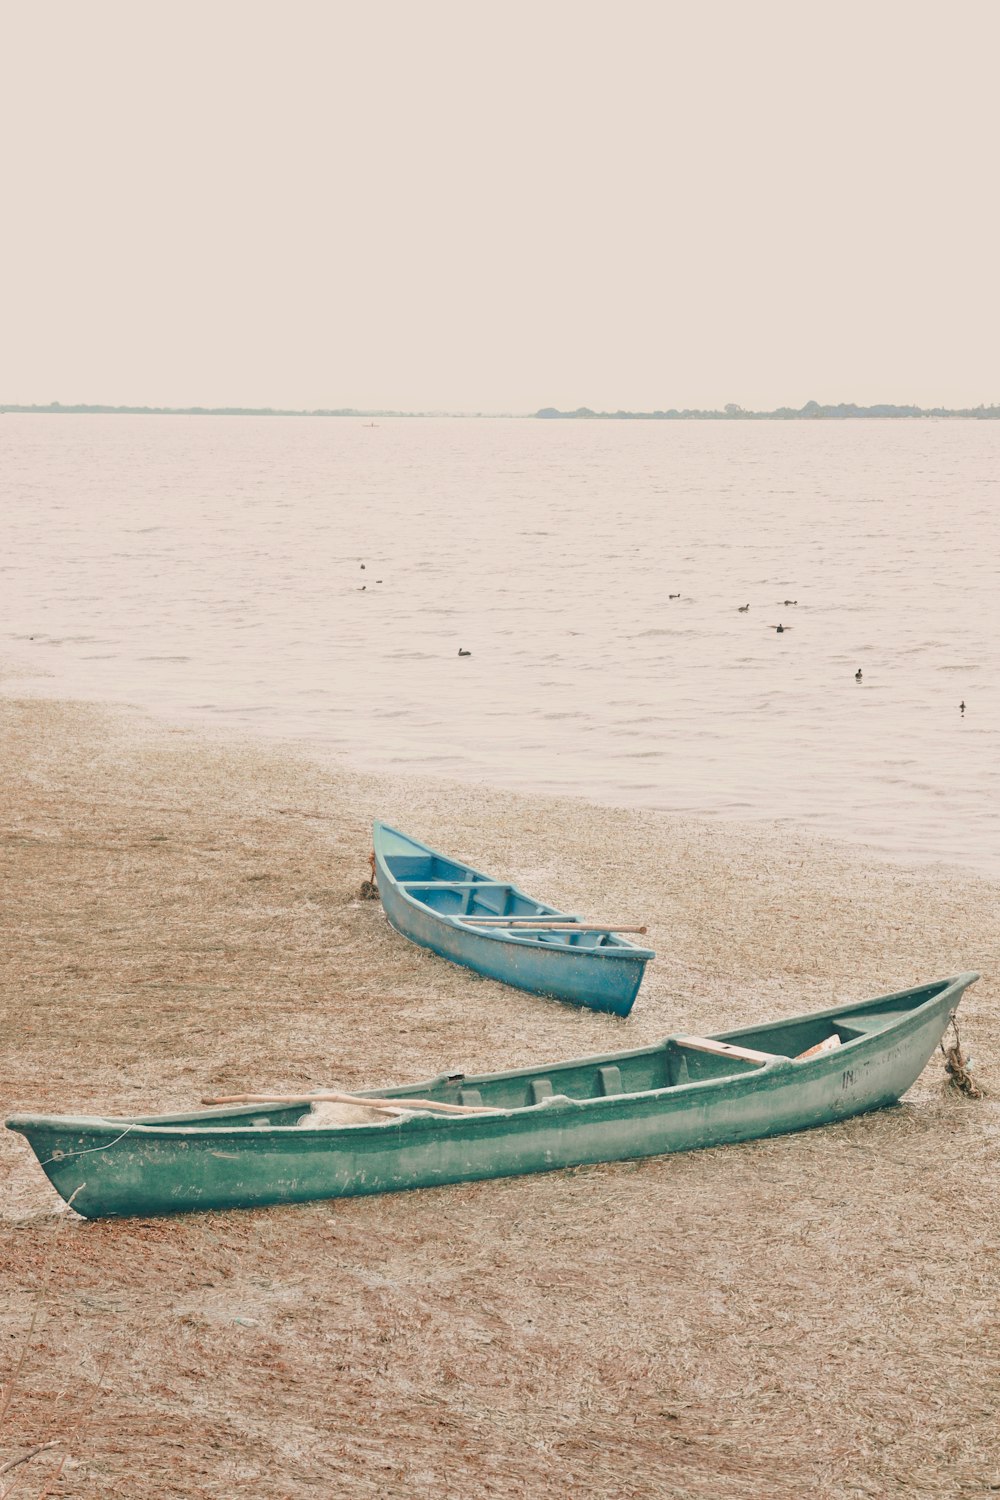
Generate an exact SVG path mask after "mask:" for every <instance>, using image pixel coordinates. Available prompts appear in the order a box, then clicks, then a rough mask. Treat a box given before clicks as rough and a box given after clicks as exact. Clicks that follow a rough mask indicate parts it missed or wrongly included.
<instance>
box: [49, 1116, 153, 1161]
mask: <svg viewBox="0 0 1000 1500" xmlns="http://www.w3.org/2000/svg"><path fill="white" fill-rule="evenodd" d="M134 1129H135V1122H134V1121H133V1123H132V1124H131V1125H126V1127H125V1129H124V1130H123V1131H122V1133H121V1135H116V1136H115V1138H114V1140H113V1141H105V1143H104V1145H103V1146H82V1147H81V1148H80V1150H79V1151H60V1152H58V1154H57V1155H55V1156H49V1157H47V1158H46V1159H45V1161H43V1162H42V1163H41V1165H42V1166H43V1167H47V1166H48V1165H49V1162H52V1161H68V1159H69V1158H70V1157H71V1156H86V1155H87V1154H88V1153H89V1152H91V1151H107V1150H109V1149H110V1148H111V1147H112V1146H117V1144H118V1142H119V1141H121V1140H124V1138H125V1136H127V1135H128V1133H129V1131H130V1130H134Z"/></svg>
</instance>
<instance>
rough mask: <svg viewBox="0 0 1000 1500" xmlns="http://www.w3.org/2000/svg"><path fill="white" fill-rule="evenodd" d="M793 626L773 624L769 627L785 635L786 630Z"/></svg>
mask: <svg viewBox="0 0 1000 1500" xmlns="http://www.w3.org/2000/svg"><path fill="white" fill-rule="evenodd" d="M791 628H792V627H791V626H790V625H771V626H769V629H771V630H776V631H777V632H778V634H779V635H783V634H784V633H785V631H786V630H791Z"/></svg>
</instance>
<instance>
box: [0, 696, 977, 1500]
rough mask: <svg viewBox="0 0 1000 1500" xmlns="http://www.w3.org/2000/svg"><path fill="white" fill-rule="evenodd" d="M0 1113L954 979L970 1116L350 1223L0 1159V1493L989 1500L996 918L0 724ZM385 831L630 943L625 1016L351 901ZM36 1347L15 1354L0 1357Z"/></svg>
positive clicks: (514, 813) (682, 839)
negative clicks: (399, 926)
mask: <svg viewBox="0 0 1000 1500" xmlns="http://www.w3.org/2000/svg"><path fill="white" fill-rule="evenodd" d="M0 767H2V770H0V878H2V905H0V949H2V952H3V958H4V961H3V966H2V971H0V1024H2V1030H0V1034H2V1035H3V1037H4V1045H3V1048H2V1050H0V1068H2V1089H0V1097H2V1102H3V1107H4V1112H5V1113H10V1112H13V1111H15V1110H18V1111H27V1110H37V1111H43V1112H91V1113H122V1114H130V1113H144V1112H150V1113H151V1112H158V1111H161V1110H172V1109H183V1108H187V1107H195V1106H197V1103H198V1101H199V1100H200V1098H201V1097H202V1095H204V1094H207V1093H215V1092H218V1093H227V1092H238V1091H243V1090H258V1089H259V1090H266V1091H272V1090H273V1091H275V1092H299V1091H302V1090H308V1089H312V1088H316V1087H322V1086H329V1087H336V1088H341V1087H342V1088H344V1089H347V1090H350V1089H352V1088H359V1087H364V1086H365V1085H371V1086H377V1085H382V1084H391V1083H394V1082H408V1081H418V1080H420V1079H422V1078H425V1077H428V1076H430V1075H432V1074H434V1073H437V1072H440V1071H442V1070H444V1069H448V1070H451V1069H453V1068H456V1069H457V1068H462V1069H464V1070H465V1071H468V1072H473V1071H480V1070H482V1071H486V1070H490V1069H495V1068H504V1067H515V1066H519V1065H522V1064H527V1063H530V1062H533V1061H539V1062H543V1061H549V1060H554V1059H558V1058H562V1057H568V1056H574V1055H580V1054H585V1053H588V1052H601V1051H607V1050H612V1049H615V1048H620V1047H628V1046H639V1045H642V1044H644V1043H646V1042H651V1041H654V1040H656V1039H657V1038H659V1037H661V1036H663V1035H666V1034H667V1033H669V1032H672V1031H679V1030H682V1029H683V1030H690V1031H695V1032H702V1033H704V1032H711V1031H716V1030H720V1029H723V1028H726V1027H731V1026H738V1025H741V1024H749V1023H751V1022H754V1021H757V1020H764V1019H770V1018H772V1017H777V1016H780V1015H783V1014H794V1013H796V1012H798V1011H802V1010H805V1009H808V1008H810V1007H815V1008H817V1009H818V1008H822V1007H824V1006H828V1005H833V1004H836V1003H839V1002H840V1001H842V1000H847V999H849V998H865V997H868V996H871V995H875V994H879V993H884V992H887V991H890V990H893V989H899V988H904V987H906V986H909V985H911V984H915V983H917V982H920V981H923V980H927V979H931V978H936V977H944V976H946V975H949V974H952V973H956V972H959V971H961V970H966V969H974V968H975V969H981V970H982V971H983V978H982V980H981V981H980V982H979V984H977V985H976V986H975V987H974V988H973V989H972V990H970V991H969V992H968V994H967V996H966V999H965V1001H964V1003H963V1006H962V1011H961V1015H960V1022H961V1027H962V1035H963V1040H964V1042H965V1044H966V1047H967V1050H968V1051H970V1052H971V1053H972V1054H973V1056H974V1058H975V1060H976V1066H975V1069H974V1072H975V1074H976V1076H977V1077H978V1079H979V1081H980V1082H981V1083H982V1084H983V1085H984V1086H985V1087H986V1089H987V1090H988V1093H987V1096H986V1097H985V1098H984V1099H983V1100H981V1101H978V1102H973V1101H969V1100H966V1099H964V1098H961V1097H959V1096H957V1095H956V1094H955V1093H954V1092H953V1091H949V1090H948V1089H947V1088H946V1086H945V1080H944V1072H943V1067H942V1062H941V1059H940V1057H937V1058H935V1060H934V1061H933V1062H932V1063H931V1065H930V1066H929V1067H928V1069H927V1070H926V1071H925V1073H924V1075H923V1077H922V1078H921V1079H920V1080H919V1082H918V1083H917V1085H916V1087H915V1088H914V1089H913V1090H912V1091H911V1093H910V1094H909V1095H908V1096H907V1099H906V1101H905V1102H904V1103H903V1105H902V1106H901V1107H899V1108H896V1109H893V1110H889V1111H885V1112H883V1113H881V1114H879V1115H872V1116H867V1117H862V1118H860V1119H856V1120H851V1121H847V1122H844V1123H843V1124H840V1125H837V1126H832V1127H828V1128H825V1129H822V1130H817V1131H813V1132H809V1133H805V1134H801V1135H797V1136H787V1137H784V1138H781V1139H776V1140H770V1141H761V1142H755V1143H750V1144H747V1145H744V1146H739V1147H727V1148H722V1149H718V1150H714V1151H707V1152H700V1153H694V1154H690V1155H683V1156H674V1157H664V1158H660V1159H657V1160H651V1161H644V1162H640V1163H620V1164H616V1165H610V1166H598V1167H589V1168H583V1169H579V1170H576V1171H569V1172H558V1173H553V1174H545V1175H540V1176H534V1177H526V1178H521V1179H513V1180H507V1181H493V1182H483V1183H476V1184H472V1185H469V1186H463V1187H451V1188H443V1189H439V1190H433V1191H422V1192H416V1193H410V1194H396V1195H389V1196H385V1197H380V1198H367V1199H366V1198H359V1199H354V1200H341V1201H336V1202H325V1203H315V1204H308V1205H304V1206H299V1207H288V1208H275V1209H269V1210H263V1211H257V1212H244V1213H227V1214H205V1215H194V1216H188V1217H183V1218H177V1219H172V1220H171V1219H160V1220H134V1221H118V1222H114V1221H111V1222H104V1223H102V1222H95V1223H87V1222H84V1221H82V1220H80V1219H78V1218H77V1217H76V1216H75V1215H73V1214H71V1213H66V1212H64V1211H62V1210H61V1207H60V1201H59V1200H58V1199H57V1197H56V1195H55V1194H54V1192H53V1191H52V1190H51V1189H50V1188H49V1186H48V1184H47V1182H46V1181H45V1179H44V1176H43V1174H42V1172H41V1171H40V1169H39V1168H38V1166H37V1164H36V1163H35V1160H34V1157H33V1156H32V1155H31V1153H30V1152H29V1150H28V1148H27V1146H26V1144H25V1142H24V1141H23V1140H22V1139H21V1138H20V1137H18V1136H14V1135H12V1134H10V1133H6V1132H5V1133H2V1135H0V1261H2V1265H0V1286H2V1288H3V1292H2V1296H0V1310H2V1325H3V1326H2V1328H0V1378H2V1379H3V1380H4V1381H5V1382H8V1383H9V1382H10V1381H11V1377H12V1375H16V1378H15V1379H14V1381H13V1389H12V1397H11V1401H10V1405H9V1409H8V1410H7V1411H6V1414H5V1416H4V1419H3V1425H2V1427H0V1464H3V1463H4V1462H6V1461H7V1460H8V1459H10V1458H13V1457H16V1456H18V1455H19V1454H21V1453H22V1452H24V1451H25V1450H27V1449H28V1448H31V1447H33V1446H34V1445H35V1444H37V1443H42V1442H46V1441H48V1440H50V1439H56V1438H58V1439H60V1441H62V1442H63V1443H64V1444H65V1445H66V1446H64V1447H63V1448H57V1449H54V1450H52V1452H51V1453H46V1454H41V1455H39V1456H38V1457H37V1458H35V1459H33V1460H32V1461H31V1462H30V1463H28V1464H25V1465H23V1466H22V1467H21V1468H19V1469H17V1470H15V1471H12V1472H11V1473H10V1474H9V1475H8V1476H5V1479H4V1482H7V1481H8V1480H10V1479H13V1478H14V1477H15V1476H21V1478H20V1484H19V1487H18V1489H17V1490H16V1492H15V1493H17V1494H18V1495H24V1496H35V1495H36V1494H39V1493H40V1492H41V1490H42V1488H43V1485H44V1484H45V1482H46V1481H47V1480H50V1479H53V1477H54V1475H55V1473H56V1471H57V1469H58V1467H59V1464H60V1462H61V1461H62V1455H63V1453H64V1452H65V1451H66V1449H67V1447H68V1451H69V1453H70V1457H69V1459H68V1460H67V1461H66V1463H65V1465H64V1467H63V1469H62V1474H61V1478H60V1479H59V1480H58V1482H57V1483H56V1484H55V1487H54V1490H53V1493H59V1494H62V1495H68V1496H69V1495H71V1496H74V1497H79V1500H105V1497H108V1496H115V1497H127V1500H154V1497H155V1500H165V1497H178V1500H194V1497H220V1500H222V1497H238V1496H244V1495H245V1496H248V1497H249V1496H254V1497H259V1496H261V1495H267V1496H269V1497H272V1496H273V1497H281V1496H287V1497H290V1500H299V1497H307V1496H309V1497H312V1496H334V1495H337V1496H341V1495H343V1496H352V1497H353V1496H358V1497H369V1496H370V1497H373V1500H374V1497H381V1496H387V1495H390V1496H394V1495H407V1496H413V1495H420V1494H425V1493H427V1494H430V1493H434V1494H440V1495H444V1496H448V1495H455V1496H462V1497H479V1496H504V1497H507V1496H512V1495H517V1496H520V1495H523V1496H531V1497H536V1496H560V1497H566V1496H569V1497H577V1496H579V1497H584V1496H587V1497H591V1496H594V1495H608V1496H611V1495H614V1496H634V1497H654V1496H655V1497H662V1496H671V1497H674V1496H676V1497H682V1500H683V1497H689V1496H690V1497H715V1496H718V1495H720V1494H725V1495H727V1496H730V1497H734V1496H735V1497H747V1500H750V1497H755V1500H756V1497H759V1496H761V1495H765V1494H766V1495H768V1496H778V1497H788V1500H793V1497H794V1500H799V1497H801V1496H802V1495H804V1494H810V1495H813V1496H818V1497H830V1500H834V1497H841V1496H848V1497H854V1496H902V1495H911V1494H913V1495H921V1496H936V1497H942V1500H945V1497H947V1500H953V1497H955V1496H965V1495H969V1496H972V1495H985V1494H987V1493H989V1492H990V1490H991V1489H996V1488H998V1487H1000V1455H998V1451H997V1445H996V1431H997V1412H996V1399H997V1398H996V1392H997V1390H998V1389H1000V1352H998V1345H997V1341H996V1336H995V1324H994V1319H995V1312H996V1298H997V1290H998V1286H997V1264H998V1261H997V1255H998V1250H1000V1194H998V1191H997V1190H998V1185H1000V1165H998V1161H997V1143H998V1136H1000V1129H998V1127H1000V1110H998V1106H997V1091H998V1089H1000V1067H998V1061H997V1059H998V1055H1000V1026H998V1022H997V998H998V989H997V978H996V976H997V972H998V965H997V955H998V953H1000V888H998V887H997V886H996V885H994V884H992V883H990V882H988V881H986V880H983V879H980V878H978V877H976V876H974V875H970V874H969V873H967V872H964V871H960V870H957V869H955V868H951V867H946V866H936V867H927V866H924V867H920V868H907V867H902V866H889V865H884V864H880V863H878V862H876V861H874V860H872V859H871V858H869V857H868V856H867V855H866V853H865V851H863V850H858V849H854V848H851V847H848V846H845V845H837V844H833V843H825V842H822V841H818V840H815V839H813V838H811V837H806V836H805V835H797V834H795V833H793V832H789V831H788V830H787V829H778V828H777V827H772V826H768V825H760V824H756V825H753V826H752V827H750V826H740V825H723V824H720V823H717V822H711V823H709V822H699V821H696V820H693V819H681V818H675V817H669V816H665V815H661V814H657V813H653V812H642V811H627V812H625V813H621V814H619V813H616V812H615V811H614V810H613V809H609V808H604V807H594V806H590V805H588V804H586V803H584V802H575V801H569V800H561V801H556V800H548V799H536V798H529V797H524V796H516V795H513V794H510V793H508V792H502V793H500V792H492V791H490V790H479V791H477V790H475V789H473V788H470V787H467V786H465V787H454V786H450V785H448V784H447V783H444V782H432V781H420V780H410V779H407V778H400V777H395V778H387V777H374V776H365V775H363V774H356V773H348V772H343V773H337V774H334V773H332V772H331V771H329V770H328V769H323V768H319V767H317V766H315V765H313V764H311V763H310V762H309V761H308V759H306V758H305V757H304V756H303V755H301V754H298V753H296V752H295V751H294V750H292V749H285V748H277V749H275V748H272V747H265V748H262V747H259V746H255V745H239V744H223V743H216V742H212V741H209V740H205V739H201V738H199V737H198V736H197V735H195V734H192V733H188V732H175V731H171V730H169V729H165V728H164V727H163V726H162V725H161V724H158V723H155V722H153V721H150V720H148V719H146V718H144V717H143V716H142V715H141V714H139V713H137V712H128V711H124V710H114V711H110V710H105V709H103V708H100V707H95V706H93V705H81V704H74V703H58V702H39V701H30V702H19V701H17V700H15V699H13V698H5V699H2V700H0ZM373 816H381V817H384V818H386V819H387V821H389V822H392V823H397V824H398V825H400V826H402V827H404V828H406V829H407V830H410V831H412V832H414V833H415V834H416V835H417V836H418V837H421V838H424V839H426V840H427V841H428V842H429V843H431V844H433V845H436V846H437V847H440V848H442V849H444V850H446V851H447V852H449V853H452V854H454V855H456V856H459V857H464V858H467V859H469V860H470V861H472V862H474V863H475V864H476V865H478V866H479V867H481V868H484V869H488V870H490V872H491V873H495V874H496V875H497V876H498V877H511V878H513V879H516V880H517V882H518V884H520V885H522V886H523V887H524V888H525V889H527V890H528V891H529V892H531V893H532V894H538V895H540V896H544V897H545V898H547V899H550V900H552V901H554V902H556V903H558V904H559V905H561V906H563V907H565V908H567V909H571V910H577V911H580V912H581V913H583V914H585V915H587V916H588V917H592V918H613V919H616V920H625V919H626V918H635V919H636V920H638V921H641V922H646V923H648V925H649V928H650V942H651V945H652V946H653V947H655V948H656V949H657V951H658V953H659V954H660V957H659V958H658V959H657V961H656V962H655V963H654V964H652V965H650V967H649V968H648V970H647V975H646V979H645V982H644V984H643V988H642V989H641V991H640V993H639V998H638V1000H637V1002H636V1006H635V1010H634V1012H633V1015H632V1017H631V1018H629V1020H627V1021H625V1022H623V1021H620V1020H617V1019H616V1018H613V1017H607V1016H597V1015H592V1014H589V1013H587V1012H582V1011H577V1010H574V1009H571V1008H569V1007H566V1006H562V1005H560V1004H558V1003H556V1002H551V1001H545V1000H541V999H537V998H534V997H531V996H527V995H520V994H518V993H517V992H514V991H510V990H507V989H505V988H503V987H502V986H499V985H496V984H493V983H491V982H489V981H485V980H479V979H477V978H476V977H475V976H473V975H471V974H469V973H467V972H465V971H463V970H460V969H457V968H454V967H452V966H450V965H448V964H446V963H444V962H443V961H441V960H439V959H437V958H435V957H433V956H431V955H430V954H427V953H425V952H422V951H421V950H418V949H416V948H414V947H413V946H411V945H410V944H408V943H406V942H405V941H404V940H403V939H402V938H400V937H399V936H398V935H397V934H395V933H394V932H393V931H392V930H391V929H390V928H389V927H388V925H387V924H386V922H385V920H384V917H383V915H382V912H381V907H380V906H379V905H378V904H377V903H365V902H362V901H360V900H359V899H358V892H359V887H360V884H361V882H362V880H363V879H365V878H366V876H367V873H368V868H367V855H368V850H369V848H370V843H371V836H370V823H371V819H372V817H373ZM22 1354H23V1356H24V1357H23V1362H22V1363H21V1364H20V1367H19V1368H18V1361H19V1360H20V1359H21V1356H22Z"/></svg>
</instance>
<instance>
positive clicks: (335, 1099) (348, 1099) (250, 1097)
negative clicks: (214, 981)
mask: <svg viewBox="0 0 1000 1500" xmlns="http://www.w3.org/2000/svg"><path fill="white" fill-rule="evenodd" d="M201 1102H202V1104H361V1105H363V1106H364V1107H365V1109H381V1110H391V1111H395V1110H397V1109H439V1110H441V1111H442V1112H443V1113H444V1114H448V1115H491V1114H495V1113H496V1111H495V1110H494V1109H491V1108H490V1106H489V1105H488V1104H441V1103H439V1102H438V1100H437V1099H366V1098H365V1097H364V1095H363V1094H301V1095H300V1094H226V1095H225V1096H222V1097H220V1098H218V1099H203V1100H202V1101H201Z"/></svg>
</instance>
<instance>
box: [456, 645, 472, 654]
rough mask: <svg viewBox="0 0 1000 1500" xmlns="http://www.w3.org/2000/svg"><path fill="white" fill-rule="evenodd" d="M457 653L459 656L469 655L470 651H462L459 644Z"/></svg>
mask: <svg viewBox="0 0 1000 1500" xmlns="http://www.w3.org/2000/svg"><path fill="white" fill-rule="evenodd" d="M458 654H459V656H471V655H472V652H471V651H463V650H462V648H461V646H459V648H458Z"/></svg>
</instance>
